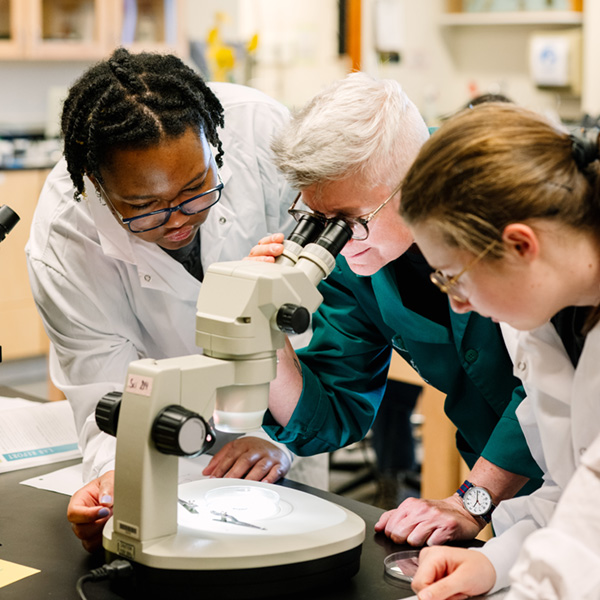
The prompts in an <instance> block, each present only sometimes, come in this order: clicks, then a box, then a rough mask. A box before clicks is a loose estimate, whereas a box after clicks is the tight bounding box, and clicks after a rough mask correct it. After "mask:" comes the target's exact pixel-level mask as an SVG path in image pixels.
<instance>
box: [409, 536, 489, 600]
mask: <svg viewBox="0 0 600 600" xmlns="http://www.w3.org/2000/svg"><path fill="white" fill-rule="evenodd" d="M494 583H496V570H495V569H494V566H493V565H492V563H491V562H490V561H489V560H488V558H487V557H486V556H485V554H482V553H481V552H477V550H467V549H466V548H451V547H449V546H435V547H434V548H424V549H423V550H421V553H420V554H419V568H418V569H417V572H416V573H415V576H414V578H413V580H412V584H411V585H412V589H413V590H414V591H415V592H416V593H417V595H418V598H419V600H463V599H464V598H470V597H471V596H479V595H480V594H485V593H486V592H488V591H489V590H491V589H492V587H493V585H494Z"/></svg>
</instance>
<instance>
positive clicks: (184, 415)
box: [152, 404, 215, 457]
mask: <svg viewBox="0 0 600 600" xmlns="http://www.w3.org/2000/svg"><path fill="white" fill-rule="evenodd" d="M152 440H153V441H154V444H155V445H156V448H157V449H158V450H159V451H160V452H162V453H163V454H175V455H176V456H190V457H193V456H198V455H200V454H203V453H204V452H206V451H207V450H208V449H209V448H210V447H211V446H212V445H213V444H214V442H215V434H214V433H213V431H212V429H211V427H210V425H209V424H208V423H207V422H206V421H205V420H204V419H203V418H202V417H201V416H200V415H199V414H198V413H195V412H192V411H191V410H188V409H187V408H184V407H183V406H179V405H178V404H172V405H171V406H167V407H165V408H163V410H162V411H161V412H159V413H158V415H157V416H156V418H155V419H154V424H153V425H152Z"/></svg>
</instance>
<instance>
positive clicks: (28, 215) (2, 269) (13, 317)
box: [0, 170, 49, 360]
mask: <svg viewBox="0 0 600 600" xmlns="http://www.w3.org/2000/svg"><path fill="white" fill-rule="evenodd" d="M47 173H48V172H47V171H38V170H30V171H0V199H1V201H0V204H7V205H8V206H10V207H11V208H12V209H13V210H14V211H15V212H16V213H17V214H18V215H19V217H21V220H20V221H19V222H18V223H17V224H16V225H15V228H14V229H13V230H12V231H11V232H10V234H9V235H8V236H6V238H5V240H4V241H3V242H2V243H1V244H0V345H2V358H3V360H10V359H18V358H26V357H28V356H37V355H41V354H45V353H46V352H47V350H48V344H49V342H48V338H47V337H46V333H45V331H44V328H43V326H42V321H41V319H40V317H39V315H38V312H37V309H36V307H35V303H34V301H33V296H32V294H31V288H30V286H29V277H28V275H27V262H26V260H25V244H26V243H27V240H28V239H29V228H30V226H31V221H32V218H33V211H34V210H35V206H36V204H37V200H38V196H39V194H40V190H41V188H42V185H43V182H44V179H45V177H46V175H47Z"/></svg>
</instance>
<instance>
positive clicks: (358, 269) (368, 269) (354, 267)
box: [348, 261, 384, 277]
mask: <svg viewBox="0 0 600 600" xmlns="http://www.w3.org/2000/svg"><path fill="white" fill-rule="evenodd" d="M348 266H349V267H350V269H351V271H352V272H353V273H356V274H357V275H362V276H363V277H368V276H369V275H375V273H377V271H379V270H380V269H381V268H382V267H383V266H384V265H383V264H382V265H370V264H360V263H358V264H355V263H352V262H350V261H348Z"/></svg>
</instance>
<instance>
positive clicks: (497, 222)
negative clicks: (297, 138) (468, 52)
mask: <svg viewBox="0 0 600 600" xmlns="http://www.w3.org/2000/svg"><path fill="white" fill-rule="evenodd" d="M597 138H598V136H597V132H596V133H595V134H593V135H591V136H590V137H588V136H584V135H582V134H579V133H578V134H576V135H573V134H571V135H569V134H568V133H567V132H565V131H564V130H563V129H562V128H560V127H558V126H557V125H555V124H553V123H550V122H548V121H547V120H546V119H544V118H542V117H541V116H539V115H536V114H535V113H532V112H530V111H527V110H525V109H522V108H519V107H516V106H512V105H508V104H490V105H481V106H478V107H474V108H473V110H468V111H464V112H463V113H461V114H459V115H457V116H455V117H453V118H452V119H450V120H449V121H448V122H447V123H445V124H444V125H443V126H442V127H441V128H440V129H439V130H438V131H437V132H436V134H435V135H434V136H432V137H431V138H430V140H429V141H428V142H427V143H426V144H425V145H424V146H423V149H422V151H421V153H420V154H419V157H418V158H417V160H416V162H415V163H414V164H413V166H412V168H411V169H410V170H409V172H408V174H407V176H406V178H405V181H404V184H403V186H402V205H401V214H402V216H403V217H404V219H405V221H406V222H407V223H408V225H409V227H410V228H411V231H412V232H413V234H414V236H415V239H416V241H417V243H418V244H419V247H420V248H421V250H422V252H423V254H424V255H425V257H426V258H427V260H428V262H429V263H430V265H431V266H432V267H433V268H434V269H437V271H435V272H434V273H433V274H432V280H433V281H434V283H436V284H437V285H438V287H440V289H442V291H444V292H446V293H447V294H448V295H449V297H450V302H451V306H452V308H453V309H454V310H455V311H456V312H459V313H463V312H468V311H477V312H479V313H480V314H482V315H484V316H489V317H491V318H493V319H494V320H495V321H497V322H500V323H501V325H502V328H503V333H504V337H505V341H506V344H507V348H508V350H509V352H510V354H511V356H512V358H513V363H514V372H515V374H516V375H517V376H518V377H519V378H520V379H521V380H522V381H523V385H524V388H525V392H526V394H527V397H526V398H525V399H524V400H523V401H522V402H521V404H520V405H519V408H518V409H517V411H516V414H517V417H518V419H519V422H520V424H521V427H522V429H523V432H524V433H525V437H526V439H527V441H528V444H529V446H530V449H531V452H532V455H533V456H534V458H535V459H536V461H537V462H538V464H539V465H540V467H541V468H542V470H543V471H544V473H545V477H544V484H543V485H542V487H541V488H540V489H538V490H536V491H535V492H534V493H532V494H531V495H530V496H525V497H522V498H514V499H511V500H505V501H503V502H501V503H500V505H499V507H498V508H497V510H496V511H495V512H494V515H493V518H492V522H493V525H494V529H495V533H496V537H495V538H493V539H492V540H490V541H489V542H488V543H486V544H485V545H484V546H483V548H482V549H481V550H480V551H476V550H471V549H469V550H468V549H459V548H449V547H437V548H428V549H426V550H424V551H423V552H422V553H421V555H420V566H419V570H418V572H417V574H416V576H415V578H414V581H413V587H414V589H415V590H416V591H418V594H419V595H418V597H419V599H420V600H443V599H446V598H452V599H454V598H465V597H468V596H475V595H478V594H482V593H486V592H488V591H490V590H492V591H494V590H497V589H500V588H502V587H505V586H506V585H508V584H509V583H510V584H511V590H510V592H509V593H508V595H507V596H506V600H508V599H509V598H510V600H517V599H528V600H534V599H536V600H539V599H544V600H553V599H557V600H558V599H560V600H591V599H597V598H600V511H599V509H598V498H599V497H600V475H599V474H600V393H599V392H600V370H599V369H598V355H599V352H600V310H599V308H598V307H599V306H600V233H599V232H600V194H599V193H598V192H599V187H598V186H599V183H600V181H599V177H598V175H599V172H600V171H599V164H600V163H599V161H598V158H599V155H598V139H597ZM509 573H510V576H509Z"/></svg>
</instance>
